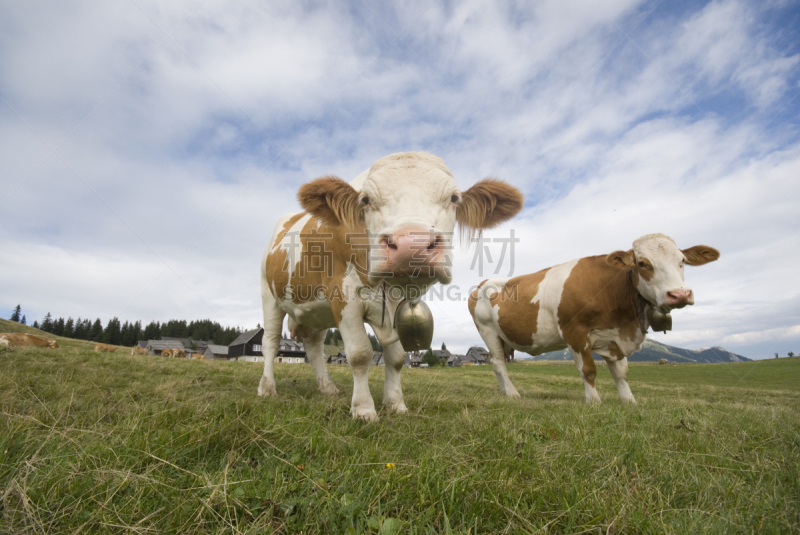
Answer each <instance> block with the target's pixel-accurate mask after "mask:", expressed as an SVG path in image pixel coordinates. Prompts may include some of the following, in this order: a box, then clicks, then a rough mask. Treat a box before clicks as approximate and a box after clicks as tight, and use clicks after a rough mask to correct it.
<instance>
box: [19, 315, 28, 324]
mask: <svg viewBox="0 0 800 535" xmlns="http://www.w3.org/2000/svg"><path fill="white" fill-rule="evenodd" d="M19 322H20V323H21V324H23V325H27V324H28V320H27V319H25V315H24V314H23V316H22V319H21V320H19Z"/></svg>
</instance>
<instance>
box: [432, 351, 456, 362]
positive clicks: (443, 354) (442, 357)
mask: <svg viewBox="0 0 800 535" xmlns="http://www.w3.org/2000/svg"><path fill="white" fill-rule="evenodd" d="M432 351H433V356H434V357H436V358H437V359H439V361H440V362H447V361H448V360H449V359H450V357H452V356H453V354H452V353H450V351H448V350H447V349H434V350H432Z"/></svg>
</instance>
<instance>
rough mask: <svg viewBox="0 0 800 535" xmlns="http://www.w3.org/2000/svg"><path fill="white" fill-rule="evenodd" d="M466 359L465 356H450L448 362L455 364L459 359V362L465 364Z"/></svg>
mask: <svg viewBox="0 0 800 535" xmlns="http://www.w3.org/2000/svg"><path fill="white" fill-rule="evenodd" d="M464 357H465V355H450V357H448V359H447V362H453V361H454V360H456V359H458V360H460V361H462V362H463V361H464Z"/></svg>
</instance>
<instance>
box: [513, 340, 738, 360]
mask: <svg viewBox="0 0 800 535" xmlns="http://www.w3.org/2000/svg"><path fill="white" fill-rule="evenodd" d="M515 355H516V358H517V359H519V360H570V361H571V360H572V355H570V353H569V350H567V349H564V350H562V351H551V352H550V353H544V354H542V355H537V356H535V357H532V356H530V355H526V354H525V353H520V352H516V353H515ZM594 358H595V359H602V357H600V356H598V355H595V356H594ZM659 359H667V360H668V361H670V362H702V363H717V362H748V361H750V360H751V359H749V358H747V357H743V356H742V355H737V354H736V353H732V352H730V351H728V350H727V349H724V348H722V347H711V348H703V349H683V348H682V347H675V346H670V345H667V344H662V343H660V342H656V341H654V340H645V341H644V344H643V345H642V347H641V349H639V351H637V352H636V353H634V354H633V355H631V356H630V357H628V361H629V362H657V361H658V360H659Z"/></svg>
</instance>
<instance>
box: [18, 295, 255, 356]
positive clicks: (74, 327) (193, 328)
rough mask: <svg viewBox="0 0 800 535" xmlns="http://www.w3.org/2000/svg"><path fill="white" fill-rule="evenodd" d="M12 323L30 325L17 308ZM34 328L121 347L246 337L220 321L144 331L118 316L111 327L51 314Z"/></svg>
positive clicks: (138, 324)
mask: <svg viewBox="0 0 800 535" xmlns="http://www.w3.org/2000/svg"><path fill="white" fill-rule="evenodd" d="M10 319H11V321H16V322H17V323H22V324H23V325H25V324H26V320H25V316H24V315H22V307H21V306H20V305H17V307H16V308H15V309H14V312H13V314H11V318H10ZM32 327H35V328H37V329H39V330H42V331H44V332H47V333H50V334H53V335H56V336H63V337H65V338H75V339H78V340H90V341H92V342H102V343H104V344H112V345H118V346H133V345H135V344H136V343H137V342H138V341H139V340H158V339H160V338H162V337H164V336H167V337H172V338H190V339H192V340H206V341H208V342H211V343H213V344H217V345H224V346H226V345H229V344H230V343H231V342H233V340H234V339H236V337H237V336H239V335H240V334H242V330H241V329H240V328H239V327H223V326H222V325H220V324H219V323H217V322H216V321H211V320H198V321H191V322H188V323H187V322H186V320H169V321H165V322H164V323H160V322H158V321H151V322H150V323H149V324H147V326H146V327H144V328H143V327H142V322H141V321H136V322H129V321H126V322H125V323H122V322H120V320H119V318H117V317H116V316H115V317H113V318H111V319H110V320H108V323H106V325H105V326H103V322H102V321H101V320H100V318H97V319H96V320H94V321H92V320H91V319H88V318H86V319H84V318H78V319H77V320H73V319H72V317H69V318H67V319H64V318H57V319H56V318H53V317H52V316H51V315H50V313H49V312H48V313H47V315H46V316H45V317H44V319H42V322H41V324H40V323H39V322H38V321H34V322H33V325H32Z"/></svg>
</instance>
